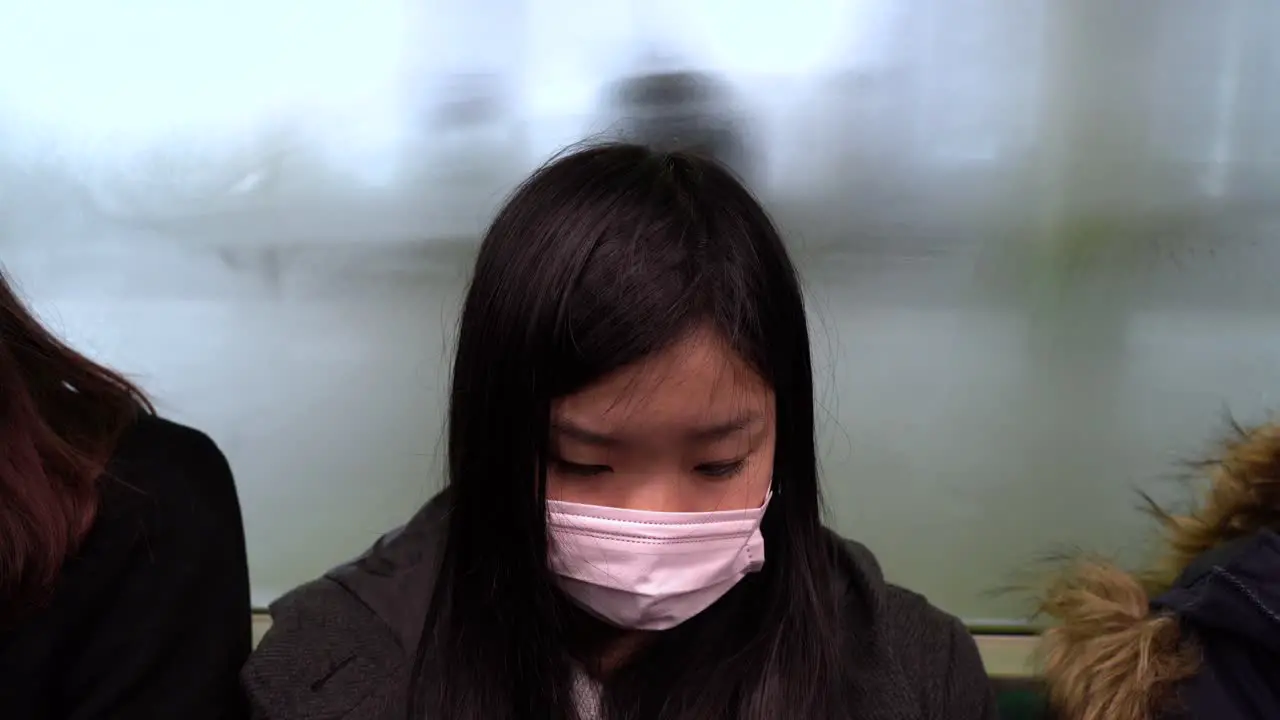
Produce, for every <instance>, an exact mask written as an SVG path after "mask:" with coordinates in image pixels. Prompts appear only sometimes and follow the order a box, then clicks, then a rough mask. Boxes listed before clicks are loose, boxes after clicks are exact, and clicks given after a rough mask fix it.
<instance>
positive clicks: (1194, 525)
mask: <svg viewBox="0 0 1280 720" xmlns="http://www.w3.org/2000/svg"><path fill="white" fill-rule="evenodd" d="M1205 467H1206V468H1207V469H1208V471H1209V475H1210V479H1211V486H1210V489H1209V491H1208V494H1207V496H1206V497H1205V498H1204V500H1203V502H1202V503H1201V504H1200V506H1199V508H1198V509H1196V510H1194V511H1192V512H1190V513H1188V514H1173V513H1167V512H1164V511H1161V510H1158V509H1155V510H1154V514H1155V515H1156V517H1157V518H1158V519H1159V521H1160V523H1161V525H1162V526H1163V528H1164V531H1165V537H1166V541H1167V542H1166V545H1167V550H1166V553H1165V557H1164V559H1163V560H1162V562H1161V563H1160V564H1159V565H1157V566H1156V567H1155V568H1153V569H1152V570H1151V571H1148V572H1145V573H1140V574H1130V573H1127V572H1124V571H1122V570H1120V569H1119V568H1117V567H1115V566H1114V565H1110V564H1108V563H1106V562H1103V561H1099V560H1095V559H1089V560H1081V561H1078V562H1076V563H1074V564H1073V566H1072V567H1071V568H1070V570H1069V572H1067V573H1065V574H1064V575H1063V576H1061V577H1059V578H1058V579H1057V580H1056V581H1055V582H1054V584H1053V585H1051V587H1050V589H1049V592H1048V593H1047V595H1046V597H1045V599H1044V601H1043V603H1042V610H1043V611H1044V613H1045V614H1047V615H1049V616H1051V617H1053V618H1054V619H1056V620H1058V621H1059V624H1058V625H1057V626H1055V627H1054V628H1053V629H1051V630H1049V631H1047V632H1046V633H1045V641H1044V648H1043V650H1044V664H1045V668H1044V669H1045V678H1046V680H1047V682H1048V685H1049V691H1050V695H1051V697H1052V700H1053V704H1054V706H1055V708H1056V712H1057V714H1058V715H1057V716H1058V717H1060V718H1062V719H1063V720H1164V719H1165V718H1171V717H1177V718H1191V719H1193V720H1200V718H1206V719H1207V720H1237V719H1239V720H1245V719H1252V718H1280V534H1277V531H1280V423H1271V424H1267V425H1263V426H1260V427H1257V428H1254V429H1252V430H1243V429H1241V430H1239V432H1238V433H1237V434H1236V435H1235V436H1234V437H1233V438H1232V439H1231V440H1230V441H1228V442H1227V443H1225V444H1224V447H1223V452H1222V454H1221V456H1220V457H1219V458H1217V459H1215V460H1213V461H1211V462H1208V463H1205Z"/></svg>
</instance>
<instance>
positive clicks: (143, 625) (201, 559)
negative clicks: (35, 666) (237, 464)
mask: <svg viewBox="0 0 1280 720" xmlns="http://www.w3.org/2000/svg"><path fill="white" fill-rule="evenodd" d="M153 422H163V421H153ZM115 476H116V478H117V479H118V480H119V482H118V483H114V484H113V485H112V487H111V489H110V490H104V501H103V509H102V511H101V514H100V522H101V523H104V524H107V525H108V526H110V527H108V528H107V529H106V530H105V531H104V532H106V533H107V534H110V535H113V536H114V537H115V539H116V540H117V545H118V546H125V547H127V553H126V554H125V555H124V557H123V558H122V563H121V565H120V572H118V573H116V574H114V577H113V578H112V581H111V584H110V586H109V588H110V589H109V591H108V592H104V594H103V597H100V598H97V599H96V600H95V603H94V607H95V617H94V618H93V621H92V623H89V624H87V625H86V634H85V635H84V636H83V637H81V638H79V642H78V644H77V647H76V648H75V650H74V652H69V653H68V654H67V659H68V663H67V666H66V667H65V668H64V672H65V674H64V675H63V678H62V683H61V685H62V692H61V693H60V694H61V696H62V697H61V698H60V701H61V702H60V704H61V706H62V707H61V710H62V712H61V713H59V717H63V718H67V719H68V720H90V719H91V718H92V719H98V718H108V717H110V718H182V719H183V720H203V719H209V720H214V719H217V720H223V719H233V718H243V717H246V716H247V710H246V709H245V706H244V701H243V698H242V696H241V694H240V692H239V690H238V685H237V674H238V672H239V670H240V667H241V666H242V664H243V663H244V661H245V659H246V658H247V657H248V654H249V650H250V644H251V642H252V630H251V620H250V608H249V577H248V565H247V560H246V556H245V541H244V528H243V523H242V519H241V515H240V507H239V503H238V501H237V497H236V491H235V485H234V481H233V479H232V475H231V470H230V468H229V467H228V465H227V461H226V458H225V457H224V456H223V455H222V453H221V452H220V451H219V450H218V448H217V446H216V445H214V443H213V441H212V440H210V439H209V438H208V437H206V436H204V435H203V434H201V433H198V432H196V431H194V430H189V429H187V428H183V427H181V426H177V425H173V424H169V423H165V425H164V427H163V428H162V429H161V430H160V431H159V433H158V435H153V436H152V437H148V438H139V439H138V440H137V441H135V442H133V443H132V445H131V447H129V448H126V450H125V452H124V453H123V457H122V458H120V462H118V463H117V464H116V472H115Z"/></svg>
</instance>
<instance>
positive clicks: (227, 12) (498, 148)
mask: <svg viewBox="0 0 1280 720" xmlns="http://www.w3.org/2000/svg"><path fill="white" fill-rule="evenodd" d="M1278 30H1280V4H1277V3H1275V2H1271V1H1270V0H1128V1H1126V2H1123V3H1118V2H1114V0H789V1H788V2H780V1H778V0H771V1H768V2H766V1H764V0H734V1H732V2H731V1H730V0H680V1H679V2H676V1H675V0H648V1H647V2H641V1H640V0H596V1H595V2H590V3H587V2H578V1H575V0H470V1H468V2H463V1H462V0H432V1H427V0H308V1H307V2H301V1H295V0H255V1H254V2H252V3H251V2H247V0H218V2H213V0H135V1H134V2H130V3H100V2H92V1H90V0H47V2H45V3H39V4H36V3H18V2H5V3H3V4H0V263H2V264H3V266H4V268H5V270H6V272H8V273H9V274H10V275H11V277H12V278H13V280H14V281H15V282H16V284H17V285H18V286H19V288H20V290H22V291H23V292H24V293H25V295H26V296H27V297H28V298H29V299H30V300H31V302H32V303H33V304H34V306H35V307H36V309H37V310H38V311H39V313H40V314H41V316H42V317H44V318H45V319H46V320H48V321H49V322H50V323H51V324H52V325H53V327H54V328H55V329H57V330H59V331H60V332H62V333H63V334H64V335H65V336H66V337H67V338H68V339H70V340H71V341H72V342H74V343H76V344H77V345H78V346H80V347H82V348H84V349H86V350H87V351H89V352H90V354H92V355H93V356H94V357H96V358H99V359H101V360H104V361H106V362H108V363H110V364H113V365H115V366H117V367H119V368H121V369H123V370H125V371H127V372H128V373H130V374H131V375H132V376H133V377H136V378H137V379H138V380H139V381H140V382H141V383H142V384H143V385H144V387H146V388H147V389H149V390H150V391H151V392H152V393H153V394H154V395H155V398H156V400H157V401H158V404H159V407H160V408H161V409H162V411H163V412H165V413H167V414H168V415H170V416H171V417H173V418H175V419H178V420H180V421H184V422H188V423H191V424H194V425H196V426H198V427H200V428H201V429H203V430H205V431H207V432H209V433H210V434H211V435H212V436H213V437H214V438H215V439H216V440H217V441H218V443H219V444H220V445H221V447H222V448H223V449H224V451H225V452H226V453H227V455H228V456H229V457H230V460H231V463H232V467H233V468H234V470H235V471H236V475H237V479H238V482H239V485H240V494H241V500H242V503H243V505H244V511H245V518H246V523H247V530H248V535H249V548H250V560H251V563H252V576H253V583H254V601H255V604H258V605H265V604H266V603H268V602H269V601H270V600H271V599H273V598H274V597H276V596H277V595H279V594H280V593H282V592H283V591H285V590H287V589H289V588H290V587H292V586H293V585H295V584H297V583H300V582H302V581H304V580H307V579H310V578H311V577H314V576H315V575H317V574H318V573H320V572H322V571H323V570H325V569H326V568H328V567H330V566H331V565H334V564H336V563H338V562H340V561H342V560H344V559H346V558H348V557H351V556H353V555H355V554H357V553H358V552H360V551H361V550H362V549H364V548H365V547H366V546H368V545H369V544H370V543H371V542H372V541H373V540H374V539H375V538H376V537H377V535H378V534H379V533H381V532H382V531H384V530H386V529H388V528H389V527H391V526H394V525H397V524H399V523H402V522H404V521H405V520H407V519H408V517H409V516H410V515H411V514H412V512H413V511H414V509H415V508H416V507H417V506H418V505H419V504H420V503H422V502H423V501H425V500H426V499H427V498H429V497H430V496H431V495H432V494H433V493H434V492H435V491H436V489H438V488H439V487H440V486H441V484H442V475H441V465H442V463H441V455H442V451H443V435H442V433H443V428H442V423H441V420H442V410H443V403H444V398H445V395H446V394H447V381H448V371H449V357H450V354H451V339H452V336H453V332H454V323H455V320H456V316H457V309H458V305H459V300H460V295H461V291H462V288H463V284H464V283H465V281H466V278H467V275H468V274H469V263H470V261H471V258H472V257H473V255H474V253H475V250H476V247H477V243H478V240H479V236H480V234H481V232H482V231H483V228H484V226H485V223H486V221H487V219H488V218H489V216H490V215H491V213H492V212H493V210H494V208H495V207H496V205H497V204H498V203H499V202H500V201H501V199H502V197H503V195H504V194H505V193H506V192H508V191H509V190H510V189H511V188H512V187H513V186H514V184H515V183H516V182H518V181H519V180H520V179H521V178H522V177H523V176H524V175H526V174H527V173H528V172H530V171H531V170H532V169H533V168H535V167H536V166H537V165H539V164H540V163H542V162H544V161H545V160H546V159H547V158H549V157H550V156H552V155H553V154H554V153H556V152H557V151H559V150H560V149H562V148H563V147H564V146H566V145H569V144H571V143H574V142H577V141H581V140H583V139H590V138H630V139H639V140H642V141H646V142H651V143H655V144H661V145H666V146H671V147H695V148H698V149H700V150H701V151H703V152H707V153H710V154H713V155H715V156H717V157H719V158H721V159H722V160H723V161H724V162H726V163H727V164H729V165H730V166H731V167H733V168H734V169H735V170H736V171H737V172H738V173H739V174H741V175H742V177H743V178H744V179H745V180H746V181H747V182H748V183H749V184H750V185H751V187H752V188H753V189H754V190H755V191H756V192H757V193H758V194H759V195H760V197H761V198H762V199H763V200H764V202H765V203H766V204H767V206H768V207H769V209H770V211H771V212H772V213H773V214H774V216H775V218H776V219H777V220H778V222H779V223H780V224H781V225H782V227H783V229H784V231H785V232H786V235H787V238H788V240H789V242H791V244H792V247H793V252H794V255H795V259H796V261H797V262H798V264H799V265H800V267H801V270H802V272H803V274H804V278H805V280H806V282H807V285H808V292H809V296H810V300H811V305H810V307H811V322H812V326H813V327H812V335H813V342H814V349H815V352H816V358H817V373H818V376H817V378H816V380H817V383H818V398H819V400H820V408H819V418H818V419H819V424H820V427H821V430H822V445H821V449H822V453H823V469H824V472H825V482H826V486H827V491H828V504H829V510H830V516H831V521H832V523H833V524H834V525H835V526H836V527H837V528H838V529H839V530H841V531H842V532H844V533H846V534H848V535H850V536H852V537H855V538H857V539H859V540H862V541H863V542H865V543H867V544H868V545H870V546H871V547H872V548H873V549H874V550H875V551H876V552H877V554H878V555H879V557H880V559H881V561H882V563H883V564H884V566H885V568H886V571H887V574H888V575H889V577H890V578H891V579H892V580H895V581H897V582H899V583H902V584H906V585H908V586H910V587H912V588H913V589H917V590H920V591H922V592H924V593H926V594H927V595H929V596H930V598H931V599H932V600H934V601H935V602H936V603H938V604H940V605H942V606H943V607H944V608H946V609H947V610H949V611H952V612H954V613H958V614H960V615H962V616H963V617H964V618H965V619H966V620H968V621H969V622H971V623H973V624H975V625H983V626H990V625H1000V626H1004V625H1018V624H1020V623H1023V622H1024V621H1025V620H1026V613H1027V607H1026V605H1025V603H1024V602H1023V600H1022V599H1021V598H1020V597H1018V596H1017V595H1016V594H1007V593H1000V592H997V591H998V590H1000V589H1001V588H1003V587H1005V586H1007V585H1009V584H1010V583H1014V582H1019V581H1020V579H1025V574H1026V573H1027V572H1028V571H1029V570H1030V571H1034V569H1035V565H1036V563H1037V561H1038V559H1039V558H1040V557H1042V556H1043V555H1045V554H1046V553H1052V552H1055V551H1057V550H1061V549H1063V548H1068V547H1083V548H1086V549H1089V550H1095V551H1099V552H1106V553H1118V554H1119V555H1120V556H1121V557H1122V558H1130V559H1136V558H1138V557H1141V555H1142V552H1143V548H1144V545H1145V543H1146V541H1147V539H1148V537H1149V533H1148V531H1149V529H1150V528H1149V525H1148V523H1146V522H1145V521H1144V520H1143V518H1142V516H1141V515H1140V514H1139V513H1137V512H1136V510H1135V508H1136V507H1137V506H1138V502H1137V498H1136V495H1135V490H1137V489H1143V490H1146V491H1149V492H1152V493H1153V494H1154V495H1155V496H1156V497H1157V498H1159V499H1161V500H1166V501H1170V502H1177V501H1180V500H1182V499H1184V498H1185V497H1186V489H1185V487H1184V486H1182V485H1180V484H1178V483H1176V482H1172V481H1171V478H1173V477H1175V476H1177V475H1178V474H1179V473H1180V467H1181V465H1180V463H1181V462H1182V461H1185V460H1189V459H1194V458H1196V457H1198V456H1200V455H1201V454H1202V453H1204V452H1205V451H1206V450H1208V449H1209V448H1210V442H1211V441H1212V440H1213V439H1214V438H1216V437H1218V436H1220V435H1221V434H1222V433H1223V432H1224V431H1225V429H1226V424H1225V422H1224V418H1225V414H1226V412H1228V411H1229V412H1230V413H1231V414H1232V415H1234V416H1235V417H1237V418H1238V419H1240V420H1241V421H1245V422H1252V421H1257V420H1261V419H1264V418H1266V417H1267V413H1268V411H1269V409H1271V408H1274V407H1277V405H1278V402H1277V401H1278V400H1280V283H1277V282H1276V280H1275V278H1276V277H1277V274H1278V273H1280V241H1278V240H1277V238H1276V232H1277V230H1280V204H1278V203H1277V201H1278V200H1280V184H1277V183H1278V181H1280V44H1277V43H1275V42H1274V37H1275V34H1276V32H1277V31H1278Z"/></svg>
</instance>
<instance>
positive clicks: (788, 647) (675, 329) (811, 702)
mask: <svg viewBox="0 0 1280 720" xmlns="http://www.w3.org/2000/svg"><path fill="white" fill-rule="evenodd" d="M696 327H712V328H714V329H715V330H716V331H718V332H719V333H720V334H721V335H722V336H723V338H724V339H725V340H727V341H728V342H729V343H730V346H731V347H732V348H733V349H734V350H736V351H737V352H738V353H739V354H740V355H741V356H742V358H743V359H744V360H746V361H747V362H749V363H750V364H751V365H752V366H753V367H754V369H755V370H756V371H757V372H758V373H759V374H760V375H761V377H763V378H764V379H765V380H766V381H767V382H768V383H769V384H770V385H771V386H772V388H773V389H774V392H775V395H776V403H777V423H776V427H777V449H776V455H775V465H774V475H773V476H774V491H775V496H774V499H773V501H772V503H771V504H770V506H769V510H768V512H767V514H766V516H765V518H764V521H763V526H762V527H763V533H764V537H765V543H766V547H767V557H768V561H767V562H766V563H765V567H764V570H763V571H762V572H760V573H757V574H755V575H752V576H750V577H748V578H747V579H745V580H744V581H742V582H741V583H739V584H738V586H737V587H735V588H734V589H733V590H732V591H730V592H729V593H728V594H727V595H726V596H725V597H723V598H722V599H721V600H720V601H719V602H717V603H716V604H715V605H713V606H712V607H711V608H709V609H708V610H706V611H704V612H702V613H701V614H699V615H698V616H697V617H695V618H694V619H692V620H690V621H688V622H685V623H683V624H682V625H680V626H678V627H676V628H675V629H672V630H669V631H666V632H663V633H660V634H658V637H657V638H656V639H654V641H653V642H651V643H649V644H647V645H646V647H645V648H643V649H642V650H640V651H638V653H637V654H636V655H635V656H634V657H633V658H631V659H630V660H629V661H628V662H627V663H626V665H624V666H623V667H622V668H620V669H619V670H617V671H616V672H614V673H613V674H612V675H611V676H610V678H609V679H608V681H607V683H606V684H605V688H604V697H603V702H604V711H605V714H606V717H608V718H610V719H612V720H620V719H621V718H634V719H636V720H640V719H642V718H643V720H686V719H687V720H695V719H696V720H707V719H710V718H726V719H728V718H732V719H734V720H738V719H742V720H746V719H751V720H757V719H758V720H765V719H770V720H773V719H780V718H788V719H790V718H805V719H806V720H826V719H831V720H835V719H836V718H844V717H845V713H846V712H847V711H846V710H844V708H845V707H847V703H846V701H845V699H844V697H843V696H844V694H845V692H846V691H845V689H844V688H845V686H846V684H845V683H844V681H843V674H842V670H841V660H840V652H839V651H840V647H841V643H842V638H844V637H845V633H844V632H843V631H842V628H841V623H840V613H839V605H840V601H841V598H840V591H839V587H840V586H839V584H838V583H837V582H836V571H835V567H836V560H835V552H836V551H835V550H834V545H833V542H832V540H831V539H830V536H829V535H828V533H827V531H826V530H825V529H824V528H823V525H822V522H821V499H820V494H819V487H818V472H817V460H816V457H815V449H814V410H813V381H812V368H811V362H810V356H809V338H808V331H807V328H806V323H805V311H804V300H803V296H802V293H801V289H800V282H799V279H798V277H797V274H796V271H795V268H794V267H793V265H792V264H791V261H790V259H789V258H788V256H787V251H786V247H785V246H784V244H783V242H782V239H781V238H780V237H779V235H778V232H777V230H776V229H775V227H774V225H773V223H772V222H771V221H770V220H769V217H768V216H767V215H766V213H765V211H764V210H763V209H762V208H761V206H760V204H759V203H758V202H757V201H756V200H755V199H754V198H753V197H752V196H751V194H750V193H749V192H748V191H747V190H745V189H744V188H743V186H742V185H741V184H740V183H739V182H738V181H737V180H736V179H735V178H734V177H733V175H732V174H731V173H729V172H728V171H726V170H725V169H723V168H722V167H721V166H720V165H718V164H716V163H715V162H714V161H711V160H706V159H702V158H699V157H695V156H691V155H687V154H683V153H679V152H675V153H659V152H655V151H652V150H650V149H648V148H645V147H642V146H637V145H624V144H614V145H605V146H597V147H591V148H587V149H582V150H578V151H576V152H573V153H571V154H568V155H565V156H563V157H561V158H560V159H558V160H556V161H554V162H552V163H551V164H549V165H547V166H545V167H543V168H542V169H541V170H539V171H537V172H536V173H534V175H533V176H532V177H530V178H529V179H528V180H527V181H526V182H525V183H524V184H523V185H521V186H520V188H518V189H517V190H516V191H515V193H514V194H513V195H512V197H511V198H510V199H509V200H508V201H507V203H506V205H505V206H504V207H503V209H502V210H501V211H500V212H499V213H498V215H497V217H496V218H495V219H494V221H493V224H492V225H491V226H490V227H489V229H488V232H487V234H486V235H485V238H484V241H483V243H482V245H481V248H480V254H479V257H478V259H477V261H476V266H475V274H474V276H473V278H472V280H471V285H470V288H469V290H468V292H467V295H466V299H465V302H464V305H463V310H462V319H461V324H460V328H459V334H458V340H457V356H456V359H455V362H454V367H453V388H452V393H451V396H450V406H449V488H448V490H447V493H448V495H449V502H450V504H451V511H450V514H449V516H448V530H447V539H446V542H445V547H444V549H443V559H442V561H441V568H440V577H439V581H438V584H437V586H436V588H437V589H436V591H435V593H434V596H433V599H432V602H431V604H430V607H429V608H427V617H426V622H425V625H424V628H423V635H422V638H421V641H420V642H419V646H418V656H417V659H416V662H415V668H414V683H413V691H412V694H413V702H412V703H411V706H412V712H413V713H414V715H413V717H415V718H422V717H426V718H431V720H535V719H536V720H542V719H544V718H545V719H548V720H560V719H571V718H575V717H576V711H575V707H574V695H573V686H572V675H571V661H570V655H569V650H568V643H567V640H566V622H567V619H568V616H569V614H570V613H568V612H566V610H565V606H566V604H565V603H564V602H563V599H562V598H561V596H560V595H559V594H558V591H557V590H556V586H555V582H554V579H553V576H552V574H551V573H550V571H549V570H548V568H547V564H546V552H547V531H546V524H545V509H544V502H545V498H546V490H545V484H546V482H545V481H546V464H545V461H546V458H547V451H548V435H549V425H550V413H551V403H552V400H553V399H554V398H557V397H561V396H564V395H566V394H569V393H572V392H574V391H575V390H578V389H580V388H582V387H584V386H586V385H588V384H590V383H591V382H592V381H593V380H596V379H598V378H600V377H601V376H602V375H604V374H606V373H608V372H610V371H612V370H616V369H618V368H621V367H624V366H626V365H628V364H630V363H633V362H635V361H637V360H639V359H641V358H644V357H646V356H649V355H651V354H652V353H655V352H657V351H659V350H661V349H663V348H665V347H667V346H670V345H671V344H672V343H674V342H676V341H679V340H680V339H682V338H683V337H685V336H687V334H688V333H689V332H690V331H691V330H693V329H695V328H696Z"/></svg>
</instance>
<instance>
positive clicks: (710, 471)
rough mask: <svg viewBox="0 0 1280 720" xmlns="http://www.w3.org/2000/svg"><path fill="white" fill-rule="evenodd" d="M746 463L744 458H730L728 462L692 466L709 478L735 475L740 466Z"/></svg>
mask: <svg viewBox="0 0 1280 720" xmlns="http://www.w3.org/2000/svg"><path fill="white" fill-rule="evenodd" d="M746 464H747V459H746V458H739V459H737V460H730V461H728V462H718V463H705V464H703V465H699V466H698V467H696V468H694V469H695V470H696V471H697V472H698V473H699V474H701V475H705V476H707V477H710V478H728V477H733V476H734V475H737V474H738V472H739V471H741V470H742V467H743V466H744V465H746Z"/></svg>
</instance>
